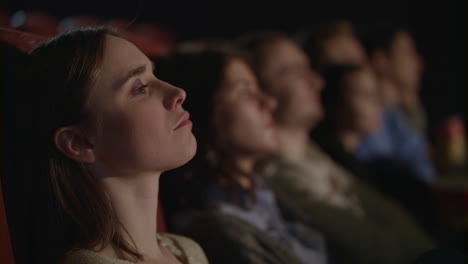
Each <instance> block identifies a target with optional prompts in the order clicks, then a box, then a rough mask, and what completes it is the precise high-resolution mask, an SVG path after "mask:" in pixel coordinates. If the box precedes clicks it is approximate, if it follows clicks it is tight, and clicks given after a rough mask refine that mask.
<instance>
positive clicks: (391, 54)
mask: <svg viewBox="0 0 468 264" xmlns="http://www.w3.org/2000/svg"><path fill="white" fill-rule="evenodd" d="M368 31H369V32H364V33H363V36H362V40H363V44H364V46H365V48H366V50H367V53H368V55H369V59H370V63H371V65H372V66H373V67H374V69H375V71H376V72H377V74H378V75H379V78H380V79H384V78H387V80H381V81H382V82H385V81H387V82H392V85H393V86H394V87H393V89H394V91H393V90H391V88H392V87H390V89H389V91H388V93H389V95H388V96H385V98H386V100H387V103H388V104H389V105H392V106H394V107H396V108H397V109H398V110H399V111H400V112H401V113H402V114H403V116H404V117H405V119H406V121H407V122H408V123H409V124H410V126H411V128H413V129H415V130H416V131H418V132H419V133H421V134H423V135H425V134H426V132H427V131H426V130H427V129H426V126H427V124H426V115H425V112H424V109H423V107H422V104H421V98H420V96H419V91H420V88H421V87H420V86H421V77H422V74H423V70H424V62H423V59H422V58H421V55H420V54H419V53H418V50H417V48H416V44H415V41H414V39H413V37H412V35H411V33H410V32H409V31H408V30H407V29H406V28H405V27H403V26H398V25H387V26H385V25H384V26H376V28H375V29H373V30H372V29H370V30H368Z"/></svg>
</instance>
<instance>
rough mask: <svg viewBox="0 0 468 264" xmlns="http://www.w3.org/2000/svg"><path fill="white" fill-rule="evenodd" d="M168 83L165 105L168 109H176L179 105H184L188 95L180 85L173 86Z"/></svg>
mask: <svg viewBox="0 0 468 264" xmlns="http://www.w3.org/2000/svg"><path fill="white" fill-rule="evenodd" d="M166 85H167V87H166V89H167V91H166V93H165V96H164V101H163V105H164V107H165V108H166V109H167V110H169V111H174V110H176V109H177V108H178V107H180V106H182V104H183V103H184V101H185V98H186V97H187V94H186V93H185V91H184V90H182V89H180V88H178V87H175V86H172V85H170V84H168V83H167V84H166Z"/></svg>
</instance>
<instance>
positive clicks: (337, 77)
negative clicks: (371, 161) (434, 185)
mask: <svg viewBox="0 0 468 264" xmlns="http://www.w3.org/2000/svg"><path fill="white" fill-rule="evenodd" d="M322 76H323V78H324V80H325V88H324V90H323V92H322V104H323V107H324V110H325V118H324V119H323V120H322V122H320V124H319V126H318V128H317V129H315V130H314V131H313V133H312V134H313V138H314V139H315V140H316V142H317V143H318V144H319V145H320V146H321V147H322V148H323V150H324V151H325V152H327V154H329V155H330V157H331V158H333V160H334V161H336V162H337V163H339V164H340V165H341V166H343V167H345V168H346V169H347V170H349V171H350V172H352V173H353V175H355V176H357V177H359V178H361V179H362V180H365V181H366V182H367V183H369V184H371V185H373V186H374V187H376V188H377V189H378V190H380V191H382V192H383V193H385V194H387V195H388V196H390V197H392V198H395V199H398V200H399V201H400V202H401V204H402V205H404V206H405V207H406V209H408V210H409V211H410V212H411V213H412V214H413V216H414V217H416V219H417V220H418V222H419V223H420V224H421V225H422V226H423V227H424V229H425V230H426V231H427V232H428V233H430V234H431V235H432V236H434V237H437V238H438V239H440V238H441V236H442V234H441V232H443V231H442V230H443V229H442V224H441V219H440V218H439V214H438V213H439V211H438V210H437V208H436V206H435V203H434V202H435V201H434V199H433V197H432V193H431V189H430V188H429V187H428V186H427V185H424V184H421V183H420V182H418V181H415V180H414V178H407V179H405V181H404V182H400V183H398V184H394V177H397V178H399V176H398V174H401V173H404V172H402V171H401V170H399V169H395V168H393V167H392V166H391V164H385V163H383V162H382V164H381V168H380V167H378V168H376V167H368V166H366V164H365V163H363V162H361V161H359V160H358V159H357V158H356V157H355V155H354V152H355V151H356V148H357V147H358V146H359V144H360V143H361V141H362V140H363V139H364V138H365V137H366V136H368V135H370V134H372V133H375V132H377V131H378V130H379V129H380V128H381V126H382V124H383V123H382V121H383V107H382V105H381V102H380V95H379V89H378V88H379V87H378V82H377V78H376V75H375V73H374V71H373V70H372V68H371V67H370V66H368V65H341V66H331V67H329V68H328V69H327V70H325V71H323V75H322ZM383 170H385V171H383ZM385 176H387V177H385ZM395 193H397V194H398V195H395Z"/></svg>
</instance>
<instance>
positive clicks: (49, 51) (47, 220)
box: [25, 27, 141, 263]
mask: <svg viewBox="0 0 468 264" xmlns="http://www.w3.org/2000/svg"><path fill="white" fill-rule="evenodd" d="M108 35H114V36H117V34H116V33H115V32H114V31H112V30H110V29H108V28H105V27H98V28H85V29H79V30H74V31H70V32H67V33H63V34H61V35H58V36H57V37H54V38H52V39H50V40H48V41H46V42H44V43H41V44H39V45H38V46H37V47H35V48H34V49H33V50H31V51H30V52H29V54H28V56H29V65H28V69H27V72H26V78H25V79H26V80H27V81H28V82H27V84H28V85H27V87H26V89H27V93H28V97H29V98H30V103H31V108H30V110H31V116H32V124H31V125H32V131H34V133H33V134H32V135H31V140H30V143H31V145H32V147H31V150H30V151H31V152H32V153H33V154H32V155H31V157H32V158H33V160H32V161H31V162H32V163H34V164H35V165H36V166H33V168H35V169H34V171H31V174H32V175H29V176H30V177H29V178H30V179H28V180H30V181H31V182H32V184H33V188H32V189H33V193H31V199H32V200H33V201H32V204H33V205H34V206H33V208H34V209H33V210H34V212H33V213H32V214H33V216H34V218H35V219H36V220H37V221H35V222H34V223H35V224H36V228H35V232H36V233H35V234H33V237H35V240H34V243H35V246H36V249H37V252H36V254H37V256H38V262H41V263H46V262H45V261H46V260H47V261H52V262H47V263H55V262H56V261H57V260H58V259H60V258H61V257H63V256H64V254H66V253H67V252H69V251H70V250H73V249H76V248H83V249H90V250H95V249H98V250H99V247H101V248H103V247H105V246H107V245H111V246H112V247H113V248H114V249H115V251H116V252H117V254H118V255H119V257H122V258H132V259H135V260H137V259H139V258H141V255H140V254H139V253H138V252H137V250H136V248H135V247H134V245H131V244H129V243H128V242H126V241H125V239H124V238H123V234H122V231H121V229H122V225H121V223H120V222H119V220H118V219H117V217H116V215H115V213H114V210H113V208H112V206H111V204H110V201H109V199H108V197H107V196H106V194H105V192H104V190H103V187H102V185H101V184H100V182H99V181H98V180H97V179H96V178H95V177H94V176H93V175H91V173H90V172H89V171H88V170H87V168H86V167H85V165H84V164H80V163H78V162H76V161H74V160H72V159H70V158H68V157H66V156H65V155H64V154H63V153H61V152H60V151H59V150H58V149H57V148H56V147H55V144H54V133H55V131H57V129H59V128H61V127H64V126H70V125H78V124H80V123H82V122H84V121H85V120H87V119H88V118H92V117H93V115H92V113H87V112H86V111H85V105H86V102H87V99H88V95H89V89H90V87H91V86H92V84H93V82H94V81H95V80H96V77H97V75H98V74H99V71H100V67H101V65H102V60H103V54H104V48H105V41H106V37H107V36H108ZM28 162H29V161H28Z"/></svg>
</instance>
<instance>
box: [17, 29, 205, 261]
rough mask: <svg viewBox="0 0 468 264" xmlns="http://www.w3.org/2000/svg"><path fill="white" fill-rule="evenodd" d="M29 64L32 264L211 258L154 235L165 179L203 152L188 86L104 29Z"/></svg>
mask: <svg viewBox="0 0 468 264" xmlns="http://www.w3.org/2000/svg"><path fill="white" fill-rule="evenodd" d="M27 66H28V67H26V69H25V76H24V77H25V78H24V80H25V82H26V84H27V85H24V86H23V85H22V86H21V91H19V92H18V93H19V94H20V95H19V96H18V100H25V101H26V102H27V103H28V104H30V105H31V107H30V108H27V110H28V111H30V113H29V114H30V120H22V122H23V125H24V126H23V129H24V130H26V129H29V132H30V133H28V134H29V137H24V138H23V139H22V140H23V141H24V142H25V145H26V148H25V149H23V151H24V152H23V153H24V164H25V165H26V166H27V167H30V169H29V170H27V171H26V172H27V173H24V175H17V176H18V177H19V176H21V177H23V182H24V184H30V185H31V186H32V188H31V193H30V194H29V198H30V201H29V202H30V204H31V208H32V212H31V214H30V219H29V223H31V226H33V227H34V229H33V230H32V231H31V233H30V235H31V237H32V240H31V244H32V249H33V252H32V259H31V261H29V262H28V263H83V264H87V263H89V264H91V263H102V264H107V263H108V264H111V263H137V262H138V263H191V264H198V263H207V260H206V257H205V255H204V253H203V252H202V251H201V249H200V247H199V246H198V245H197V244H196V243H194V242H193V241H192V240H190V239H188V238H185V237H181V236H177V235H171V234H157V233H156V212H157V199H158V188H159V184H158V182H159V176H160V174H161V173H162V172H163V171H166V170H169V169H172V168H175V167H178V166H181V165H182V164H184V163H186V162H187V161H189V160H190V159H191V158H192V157H193V155H194V154H195V151H196V141H195V138H194V136H193V134H192V132H191V126H190V125H187V124H189V123H187V122H188V121H187V120H188V119H187V118H188V113H187V112H186V111H185V110H184V109H183V108H182V103H183V102H184V100H185V92H184V91H183V90H181V89H179V88H176V87H174V86H172V85H170V84H168V83H165V82H163V81H161V80H159V79H158V78H156V77H155V76H154V75H153V68H152V63H151V61H150V60H149V59H148V58H147V57H146V56H145V55H144V54H143V53H142V52H141V51H140V50H138V49H137V48H136V47H135V46H134V45H133V44H131V43H130V42H128V41H126V40H124V39H122V38H120V37H119V36H118V35H117V34H115V33H113V32H111V31H109V30H108V29H105V28H84V29H80V30H75V31H70V32H67V33H63V34H61V35H59V36H57V37H54V38H52V39H51V40H48V41H46V42H44V43H41V44H39V45H38V46H37V47H35V48H34V49H33V50H32V51H31V52H30V53H29V54H28V65H27ZM25 105H27V104H25ZM12 187H18V188H20V187H22V186H12Z"/></svg>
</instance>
